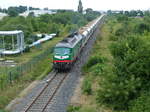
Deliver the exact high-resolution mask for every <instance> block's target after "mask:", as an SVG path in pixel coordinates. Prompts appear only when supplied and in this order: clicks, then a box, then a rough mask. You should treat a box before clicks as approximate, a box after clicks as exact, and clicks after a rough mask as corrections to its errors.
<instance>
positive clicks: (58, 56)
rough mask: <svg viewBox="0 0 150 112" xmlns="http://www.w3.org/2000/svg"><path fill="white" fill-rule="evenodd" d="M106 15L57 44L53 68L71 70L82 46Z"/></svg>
mask: <svg viewBox="0 0 150 112" xmlns="http://www.w3.org/2000/svg"><path fill="white" fill-rule="evenodd" d="M103 16H104V15H101V16H100V17H99V18H97V19H96V20H94V21H92V22H90V23H89V24H88V25H86V26H85V27H82V28H80V29H79V31H77V32H74V33H72V34H70V35H68V36H67V37H66V38H65V39H63V40H62V41H60V42H59V43H58V44H56V46H55V48H54V53H53V68H54V69H56V70H60V71H61V70H69V69H71V67H72V65H73V64H74V62H75V61H76V60H77V58H78V57H79V56H80V52H81V50H82V48H83V47H84V46H85V45H86V44H87V41H88V40H89V38H90V37H91V35H92V34H93V32H94V31H95V30H96V28H97V26H98V24H99V23H100V21H101V19H102V18H103Z"/></svg>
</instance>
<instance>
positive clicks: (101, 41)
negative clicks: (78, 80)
mask: <svg viewBox="0 0 150 112" xmlns="http://www.w3.org/2000/svg"><path fill="white" fill-rule="evenodd" d="M100 30H101V33H100V34H99V36H98V37H97V40H96V44H95V45H94V48H93V51H92V53H91V56H90V58H89V61H88V62H87V64H86V65H85V66H84V67H83V75H84V80H83V82H82V93H83V94H82V95H81V98H80V100H81V101H80V102H81V107H79V108H77V107H72V106H70V107H69V108H68V112H74V111H75V109H76V110H77V112H101V111H104V112H111V111H112V110H111V109H108V108H106V107H105V106H103V105H101V106H100V105H99V104H98V103H97V91H98V89H99V88H100V85H99V82H100V81H101V80H102V79H101V75H104V74H105V73H104V71H105V70H104V69H107V70H108V72H111V69H112V67H113V57H112V56H111V53H110V51H109V45H110V44H111V43H112V41H111V40H110V39H109V37H110V35H111V33H110V30H111V28H110V26H109V25H108V24H104V25H103V27H102V28H101V29H100Z"/></svg>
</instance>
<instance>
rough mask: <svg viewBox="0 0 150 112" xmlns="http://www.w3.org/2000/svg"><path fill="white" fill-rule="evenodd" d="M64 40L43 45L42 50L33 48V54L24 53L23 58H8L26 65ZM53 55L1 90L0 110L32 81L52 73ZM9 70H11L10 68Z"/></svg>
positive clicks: (56, 40)
mask: <svg viewBox="0 0 150 112" xmlns="http://www.w3.org/2000/svg"><path fill="white" fill-rule="evenodd" d="M61 39H62V38H55V39H53V40H51V41H48V42H46V43H44V44H43V45H42V50H39V49H36V48H33V49H32V50H31V52H29V53H24V54H22V55H21V56H16V57H8V58H13V59H14V60H17V61H18V62H20V63H25V62H28V61H30V60H31V59H32V58H34V57H35V56H37V55H40V54H41V53H43V52H44V51H45V50H46V48H48V47H53V46H54V45H55V44H56V43H57V42H58V41H59V40H61ZM51 59H52V54H49V55H48V56H47V57H46V58H45V59H43V60H42V61H40V62H38V64H37V65H35V66H34V67H33V69H32V71H31V72H29V73H26V74H24V75H23V76H21V77H20V78H19V79H18V80H15V81H13V82H12V84H10V85H8V86H7V87H5V88H3V89H2V90H0V109H4V107H5V106H6V105H7V104H8V103H9V102H10V101H11V100H12V99H14V98H15V97H16V96H18V93H20V92H21V91H22V90H23V89H24V88H26V87H27V86H28V85H29V84H30V83H31V82H32V81H34V80H40V79H42V78H43V77H45V76H46V75H47V73H48V72H50V71H51V68H52V63H51V62H52V60H51ZM8 69H9V68H8Z"/></svg>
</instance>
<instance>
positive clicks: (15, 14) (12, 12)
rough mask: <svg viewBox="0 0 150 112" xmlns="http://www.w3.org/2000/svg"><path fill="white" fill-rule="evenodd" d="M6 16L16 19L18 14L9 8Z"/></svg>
mask: <svg viewBox="0 0 150 112" xmlns="http://www.w3.org/2000/svg"><path fill="white" fill-rule="evenodd" d="M8 15H9V16H11V17H16V16H18V12H17V11H16V10H15V9H14V8H13V7H10V8H8Z"/></svg>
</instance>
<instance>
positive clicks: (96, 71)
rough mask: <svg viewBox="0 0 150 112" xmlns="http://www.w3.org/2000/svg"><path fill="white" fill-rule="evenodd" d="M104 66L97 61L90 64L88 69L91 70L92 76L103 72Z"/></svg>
mask: <svg viewBox="0 0 150 112" xmlns="http://www.w3.org/2000/svg"><path fill="white" fill-rule="evenodd" d="M104 66H105V65H104V64H101V63H98V64H96V65H94V66H92V67H91V69H90V71H92V73H93V75H94V76H99V75H101V74H102V73H103V71H104Z"/></svg>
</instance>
